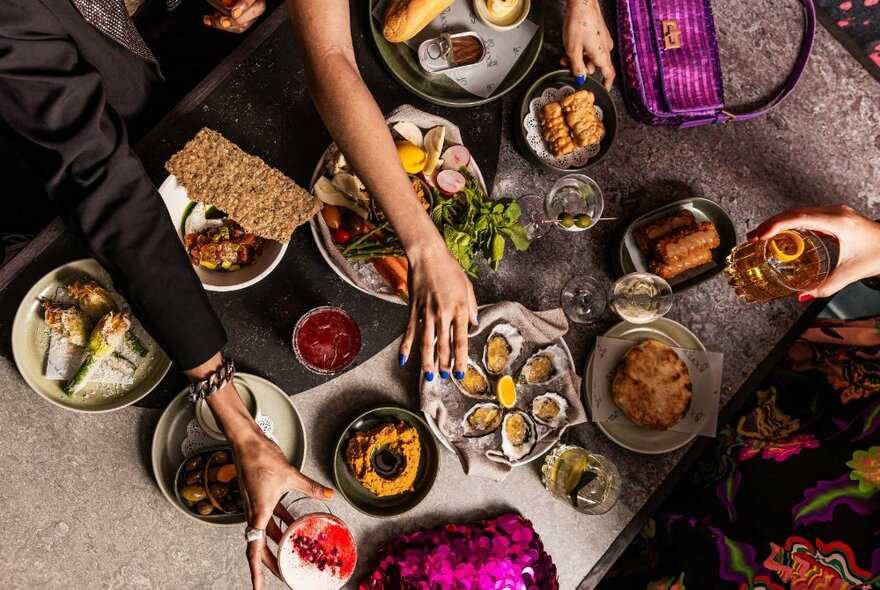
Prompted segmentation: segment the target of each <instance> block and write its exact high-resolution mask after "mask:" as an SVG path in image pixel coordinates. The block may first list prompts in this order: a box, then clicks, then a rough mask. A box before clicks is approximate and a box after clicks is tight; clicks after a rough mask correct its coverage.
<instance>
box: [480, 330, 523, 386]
mask: <svg viewBox="0 0 880 590" xmlns="http://www.w3.org/2000/svg"><path fill="white" fill-rule="evenodd" d="M522 347H523V337H522V334H520V333H519V330H517V329H516V328H514V327H513V326H511V325H510V324H498V325H497V326H495V327H494V328H492V331H491V332H489V337H488V338H486V345H485V346H484V347H483V366H484V367H486V370H487V371H488V372H489V374H490V375H501V374H502V373H505V372H507V370H508V369H509V368H510V365H512V364H513V361H515V360H516V359H517V357H518V356H519V354H520V353H521V352H522Z"/></svg>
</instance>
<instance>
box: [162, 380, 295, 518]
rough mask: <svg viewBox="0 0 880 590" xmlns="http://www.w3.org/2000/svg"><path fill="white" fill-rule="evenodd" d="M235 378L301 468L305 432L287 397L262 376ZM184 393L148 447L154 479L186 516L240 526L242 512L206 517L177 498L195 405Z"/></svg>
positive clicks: (290, 458) (171, 406)
mask: <svg viewBox="0 0 880 590" xmlns="http://www.w3.org/2000/svg"><path fill="white" fill-rule="evenodd" d="M238 378H239V379H241V381H243V382H244V383H245V384H246V385H247V387H248V389H250V390H251V393H253V394H254V397H255V398H256V400H257V404H258V405H259V408H260V413H261V414H262V415H263V416H267V417H268V418H269V419H271V420H272V423H273V426H274V429H273V435H274V436H275V440H276V442H277V443H278V446H279V447H280V448H281V451H282V452H283V453H284V456H285V457H286V458H287V460H288V462H289V463H290V464H291V465H293V466H294V467H296V468H297V469H302V466H303V463H304V462H305V458H306V433H305V430H304V428H303V424H302V420H301V419H300V417H299V412H297V411H296V408H295V407H294V405H293V402H292V401H291V400H290V397H289V396H288V395H287V394H286V393H285V392H284V391H283V390H281V388H279V387H278V386H277V385H275V384H274V383H272V382H270V381H267V380H266V379H263V378H262V377H258V376H256V375H251V374H248V373H238ZM187 393H188V390H186V389H185V390H183V391H181V392H180V393H179V394H178V395H177V397H175V398H174V399H173V400H171V403H170V404H168V407H167V408H165V411H164V412H162V416H161V417H160V418H159V422H158V423H157V424H156V430H155V431H154V432H153V443H152V446H151V448H150V457H151V461H152V464H153V477H155V478H156V483H157V484H158V485H159V490H161V492H162V495H163V496H165V498H166V499H167V500H168V501H169V502H170V503H171V505H172V506H174V508H175V509H177V510H178V511H179V512H180V513H181V514H184V515H185V516H187V517H188V518H191V519H192V520H194V521H197V522H201V523H204V524H209V525H216V526H234V525H239V526H240V525H241V524H243V523H244V522H245V520H246V518H245V515H244V514H224V515H222V516H216V517H214V518H210V519H207V518H205V517H203V516H201V515H199V514H195V513H194V512H191V511H189V510H187V509H186V508H184V507H183V506H181V505H180V503H179V502H178V501H177V493H176V491H175V483H176V474H177V470H178V468H179V467H180V465H181V463H183V461H184V459H185V457H184V454H183V451H182V449H181V446H182V443H183V441H184V440H185V439H186V438H187V437H188V436H189V430H188V426H189V423H190V422H194V421H195V406H194V405H193V404H192V403H190V401H189V400H188V399H187V398H186V394H187ZM215 442H216V441H215ZM218 445H222V443H220V442H217V444H216V445H214V444H209V445H206V446H205V447H204V448H205V449H208V448H213V447H214V446H218Z"/></svg>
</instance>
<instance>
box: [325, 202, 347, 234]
mask: <svg viewBox="0 0 880 590" xmlns="http://www.w3.org/2000/svg"><path fill="white" fill-rule="evenodd" d="M321 215H323V216H324V223H326V224H327V227H329V228H330V229H336V228H338V227H339V225H340V224H341V223H342V213H341V212H340V211H339V207H336V206H335V205H324V207H323V208H322V209H321Z"/></svg>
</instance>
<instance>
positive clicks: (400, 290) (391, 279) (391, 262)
mask: <svg viewBox="0 0 880 590" xmlns="http://www.w3.org/2000/svg"><path fill="white" fill-rule="evenodd" d="M372 262H373V266H374V267H375V268H376V271H377V272H378V273H379V274H380V275H381V276H382V278H383V279H385V280H386V281H387V282H388V284H389V285H390V286H391V288H392V289H394V292H395V293H397V295H398V296H399V297H400V298H401V299H403V300H404V301H407V300H408V299H409V292H408V288H407V274H408V272H407V261H406V258H403V257H399V256H396V257H388V258H378V259H376V260H373V261H372Z"/></svg>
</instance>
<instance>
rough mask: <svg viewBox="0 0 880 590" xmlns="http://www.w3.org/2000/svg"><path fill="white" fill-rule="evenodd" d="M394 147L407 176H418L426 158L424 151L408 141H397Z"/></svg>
mask: <svg viewBox="0 0 880 590" xmlns="http://www.w3.org/2000/svg"><path fill="white" fill-rule="evenodd" d="M396 145H397V157H398V158H400V163H401V164H403V169H404V170H406V173H407V174H418V173H419V172H421V171H422V170H423V169H424V167H425V162H426V161H427V158H428V156H427V154H426V153H425V150H423V149H422V148H420V147H419V146H417V145H415V144H414V143H410V142H408V141H398V142H396Z"/></svg>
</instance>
